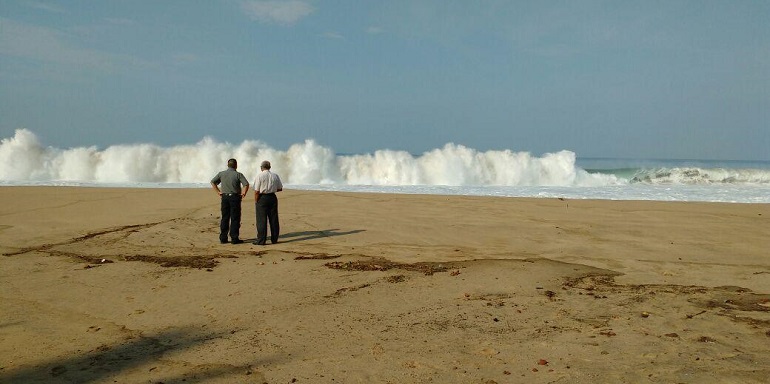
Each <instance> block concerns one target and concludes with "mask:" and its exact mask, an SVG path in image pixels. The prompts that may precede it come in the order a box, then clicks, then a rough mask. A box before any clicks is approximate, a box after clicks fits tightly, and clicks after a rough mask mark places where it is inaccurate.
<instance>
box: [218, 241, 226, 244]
mask: <svg viewBox="0 0 770 384" xmlns="http://www.w3.org/2000/svg"><path fill="white" fill-rule="evenodd" d="M219 244H227V240H219Z"/></svg>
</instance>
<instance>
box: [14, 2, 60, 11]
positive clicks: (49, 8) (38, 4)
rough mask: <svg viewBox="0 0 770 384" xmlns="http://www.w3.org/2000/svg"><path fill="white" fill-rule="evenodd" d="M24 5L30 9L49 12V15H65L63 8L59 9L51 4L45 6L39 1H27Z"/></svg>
mask: <svg viewBox="0 0 770 384" xmlns="http://www.w3.org/2000/svg"><path fill="white" fill-rule="evenodd" d="M24 5H26V6H28V7H30V8H35V9H39V10H41V11H46V12H51V13H66V11H65V10H64V9H63V8H60V7H58V6H56V5H52V4H46V3H42V2H39V1H27V2H25V3H24Z"/></svg>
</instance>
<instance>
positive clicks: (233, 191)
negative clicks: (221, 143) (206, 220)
mask: <svg viewBox="0 0 770 384" xmlns="http://www.w3.org/2000/svg"><path fill="white" fill-rule="evenodd" d="M237 169H238V161H236V160H235V159H230V160H227V170H224V171H222V172H219V173H217V175H216V176H214V178H213V179H211V187H212V188H214V190H215V191H217V194H218V195H219V196H220V197H221V198H222V204H221V207H222V221H221V222H220V223H219V242H220V243H222V244H224V243H227V233H228V231H229V232H230V242H231V243H233V244H240V243H243V240H241V239H240V237H239V234H240V230H241V200H242V199H243V198H244V197H246V193H247V192H248V191H249V181H248V180H246V176H243V174H242V173H240V172H238V171H237ZM220 184H222V189H221V190H220V189H219V185H220ZM241 186H243V191H242V192H241Z"/></svg>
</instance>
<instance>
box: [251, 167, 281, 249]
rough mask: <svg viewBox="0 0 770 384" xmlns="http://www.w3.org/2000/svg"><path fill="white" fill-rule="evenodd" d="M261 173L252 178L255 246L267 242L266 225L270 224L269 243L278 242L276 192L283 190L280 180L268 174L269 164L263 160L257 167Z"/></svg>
mask: <svg viewBox="0 0 770 384" xmlns="http://www.w3.org/2000/svg"><path fill="white" fill-rule="evenodd" d="M259 168H260V169H261V170H262V171H261V172H260V173H259V174H258V175H257V177H255V178H254V203H255V205H256V211H257V240H256V241H254V244H256V245H265V243H266V242H267V224H268V222H269V223H270V242H272V243H273V244H275V243H277V242H278V234H279V233H280V226H279V224H278V198H277V197H276V196H275V194H276V193H277V192H281V191H282V190H283V184H282V183H281V178H280V177H278V175H276V174H275V173H272V172H270V162H269V161H267V160H265V161H263V162H262V164H261V165H260V167H259Z"/></svg>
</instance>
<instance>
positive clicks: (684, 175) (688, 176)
mask: <svg viewBox="0 0 770 384" xmlns="http://www.w3.org/2000/svg"><path fill="white" fill-rule="evenodd" d="M631 182H632V183H645V184H764V185H767V184H770V170H767V169H733V168H699V167H673V168H655V169H642V170H639V171H637V172H636V173H635V174H634V176H633V178H632V179H631Z"/></svg>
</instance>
